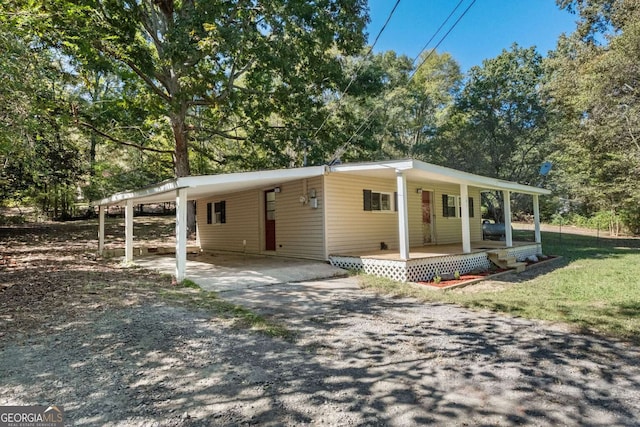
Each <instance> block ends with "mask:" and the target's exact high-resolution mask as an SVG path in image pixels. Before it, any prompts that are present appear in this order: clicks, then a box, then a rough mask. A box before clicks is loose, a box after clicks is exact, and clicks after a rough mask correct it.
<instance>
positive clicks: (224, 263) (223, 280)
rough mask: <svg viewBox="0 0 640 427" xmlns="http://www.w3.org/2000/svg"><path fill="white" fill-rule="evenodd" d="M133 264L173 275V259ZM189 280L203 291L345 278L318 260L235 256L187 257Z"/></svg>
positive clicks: (139, 260)
mask: <svg viewBox="0 0 640 427" xmlns="http://www.w3.org/2000/svg"><path fill="white" fill-rule="evenodd" d="M136 264H137V265H139V266H141V267H143V268H146V269H149V270H155V271H158V272H160V273H164V274H173V273H174V269H175V259H174V258H173V257H171V256H166V255H148V256H144V257H140V258H136ZM186 270H187V271H188V272H189V279H190V280H193V281H194V282H196V283H197V284H198V285H199V286H200V287H201V288H202V289H204V290H207V291H215V292H226V291H235V290H241V289H246V288H252V287H256V286H265V285H275V284H281V283H295V282H304V281H310V280H319V279H327V278H332V277H341V276H345V275H346V274H347V272H346V271H345V270H343V269H341V268H337V267H333V266H331V265H330V264H327V263H324V262H321V261H312V260H304V259H293V258H283V257H270V256H262V255H250V254H237V253H209V252H207V253H197V254H188V255H187V259H186Z"/></svg>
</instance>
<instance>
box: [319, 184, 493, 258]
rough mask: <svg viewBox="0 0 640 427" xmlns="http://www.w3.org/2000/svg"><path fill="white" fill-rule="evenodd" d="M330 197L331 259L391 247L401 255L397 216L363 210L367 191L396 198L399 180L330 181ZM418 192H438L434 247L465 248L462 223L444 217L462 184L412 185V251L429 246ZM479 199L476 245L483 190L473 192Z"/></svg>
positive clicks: (474, 226) (473, 233) (475, 200)
mask: <svg viewBox="0 0 640 427" xmlns="http://www.w3.org/2000/svg"><path fill="white" fill-rule="evenodd" d="M325 179H326V192H327V208H326V209H327V225H326V227H327V241H328V244H327V247H328V252H329V254H335V255H337V254H350V253H358V252H362V253H366V252H371V251H376V250H379V249H380V242H385V243H386V244H387V245H388V247H389V249H390V250H395V251H397V250H398V215H397V212H395V211H393V212H390V213H389V212H370V211H365V210H364V209H363V195H362V190H364V189H367V190H372V191H381V192H388V193H391V194H393V193H394V192H396V190H397V189H396V182H395V180H389V179H387V180H384V179H376V178H370V177H359V176H355V175H347V174H344V175H341V174H334V175H328V176H327V177H325ZM418 188H422V189H424V190H425V191H428V190H430V191H433V192H434V196H433V201H432V203H433V206H432V210H433V213H434V227H433V228H434V235H433V243H436V244H448V243H461V242H462V224H461V219H460V218H445V217H443V216H442V195H443V194H450V195H455V196H459V195H460V186H459V185H457V184H443V183H424V182H413V181H408V182H407V210H408V212H407V216H408V220H409V245H410V246H412V247H419V246H422V245H423V242H422V240H423V237H422V196H421V195H420V194H419V193H418V191H417V190H418ZM468 192H469V197H473V207H474V217H473V218H470V230H471V241H478V240H482V219H481V210H480V190H479V189H477V188H475V187H469V189H468Z"/></svg>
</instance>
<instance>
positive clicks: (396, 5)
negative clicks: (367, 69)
mask: <svg viewBox="0 0 640 427" xmlns="http://www.w3.org/2000/svg"><path fill="white" fill-rule="evenodd" d="M399 4H400V0H396V4H394V5H393V9H391V12H389V16H387V20H386V21H385V22H384V25H383V26H382V28H380V31H378V35H376V38H375V39H374V40H373V44H372V45H371V46H369V50H367V53H365V54H364V56H363V57H362V59H363V61H362V62H360V65H358V68H356V71H355V73H354V74H353V76H352V77H351V80H349V83H348V84H347V86H346V87H345V88H344V90H343V91H342V92H341V93H340V97H339V98H338V102H337V103H336V107H335V109H334V110H333V111H330V112H329V113H328V114H327V116H326V117H325V118H324V120H323V122H322V124H321V125H320V126H319V127H318V129H316V131H315V132H314V134H313V136H312V137H311V139H315V138H316V137H317V136H318V134H319V133H320V131H321V130H322V128H323V127H324V125H326V124H327V122H328V121H329V118H330V117H331V116H332V115H333V114H334V113H335V111H337V110H338V109H339V108H340V103H341V102H342V99H343V98H344V96H345V95H346V94H347V91H348V90H349V88H350V87H351V85H352V84H353V82H355V81H356V79H357V78H358V74H359V73H360V69H361V68H362V67H363V65H364V59H366V58H368V57H369V55H371V52H373V48H374V47H375V46H376V44H377V43H378V40H379V39H380V36H381V35H382V33H383V32H384V30H385V29H386V28H387V24H389V21H391V17H392V16H393V14H394V13H395V11H396V9H397V8H398V5H399Z"/></svg>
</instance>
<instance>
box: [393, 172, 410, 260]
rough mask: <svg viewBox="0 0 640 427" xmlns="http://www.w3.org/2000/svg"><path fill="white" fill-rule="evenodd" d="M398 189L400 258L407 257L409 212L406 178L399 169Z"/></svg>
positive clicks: (397, 177)
mask: <svg viewBox="0 0 640 427" xmlns="http://www.w3.org/2000/svg"><path fill="white" fill-rule="evenodd" d="M396 186H397V191H398V242H399V245H400V259H403V260H408V259H409V214H408V207H407V178H406V177H405V176H404V172H402V171H401V170H397V171H396Z"/></svg>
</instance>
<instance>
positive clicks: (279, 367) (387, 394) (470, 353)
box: [0, 278, 640, 426]
mask: <svg viewBox="0 0 640 427" xmlns="http://www.w3.org/2000/svg"><path fill="white" fill-rule="evenodd" d="M247 292H250V293H249V294H245V295H244V297H243V295H242V294H240V293H236V294H231V293H229V294H227V295H226V298H228V299H231V300H233V301H235V302H240V301H241V300H242V299H243V298H244V302H245V304H246V305H248V306H254V307H262V310H264V312H265V313H269V315H271V316H273V317H275V318H278V319H280V320H281V321H283V322H285V323H286V324H287V325H288V326H289V327H290V328H292V329H294V330H296V331H297V332H298V335H297V338H296V339H295V340H294V341H293V342H289V341H285V340H282V339H277V338H270V337H267V336H265V335H261V334H258V333H255V332H251V331H247V330H242V329H237V328H233V327H232V326H231V324H230V323H229V322H228V321H225V320H223V319H219V318H212V317H211V315H210V313H207V312H206V311H198V310H194V309H190V308H185V307H177V306H171V305H167V304H160V303H148V302H147V303H142V304H139V305H135V306H132V307H123V308H119V309H116V310H104V311H101V310H97V311H94V312H93V313H91V314H90V315H88V316H86V317H84V318H82V319H78V320H77V321H75V322H73V323H69V324H65V325H62V326H58V327H56V328H54V329H52V330H51V331H50V333H48V334H46V335H44V336H42V335H41V336H26V337H25V336H22V338H15V339H12V340H10V341H9V342H6V341H5V342H3V343H2V350H1V351H0V378H1V379H2V380H1V383H0V405H9V404H27V403H37V402H40V403H42V402H50V403H57V404H59V405H62V406H64V408H65V409H66V411H67V414H68V417H69V420H70V422H71V423H73V424H75V425H127V426H146V425H186V426H209V425H253V424H256V425H274V426H275V425H340V426H343V425H390V426H411V425H424V424H434V425H522V424H525V425H569V426H573V425H575V426H577V425H602V426H604V425H606V426H612V425H624V426H631V425H638V419H640V403H639V401H638V397H639V390H640V368H638V360H639V356H640V352H639V351H638V348H636V347H633V346H631V345H628V344H625V343H620V342H616V341H612V340H607V339H602V338H596V337H592V336H584V335H576V334H574V333H571V332H569V331H568V330H567V329H565V328H563V327H560V326H553V325H550V324H547V323H542V322H534V321H529V320H523V319H519V318H513V317H506V316H500V315H496V314H492V313H489V312H472V311H469V310H466V309H462V308H459V307H456V306H450V305H439V304H423V303H418V302H416V301H413V300H406V299H391V298H388V297H381V296H376V295H374V294H372V293H368V292H366V291H360V290H359V289H357V286H356V285H355V279H353V278H347V279H335V280H332V281H327V282H316V283H302V284H293V285H286V284H285V285H272V286H264V287H262V288H252V289H250V290H247ZM223 297H224V295H223ZM261 300H262V301H263V302H264V303H263V304H261V303H260V301H261ZM278 300H280V301H281V302H282V304H280V305H277V304H275V302H276V301H278ZM305 307H306V308H305Z"/></svg>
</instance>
